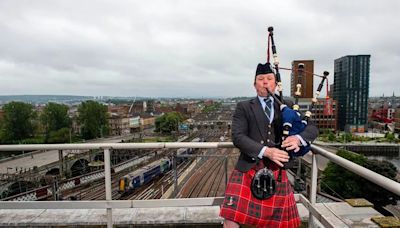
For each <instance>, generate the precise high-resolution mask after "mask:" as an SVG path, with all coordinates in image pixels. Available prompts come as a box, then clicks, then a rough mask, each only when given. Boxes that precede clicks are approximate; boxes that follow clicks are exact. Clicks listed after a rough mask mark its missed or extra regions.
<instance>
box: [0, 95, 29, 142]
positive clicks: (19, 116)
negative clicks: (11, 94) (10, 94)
mask: <svg viewBox="0 0 400 228" xmlns="http://www.w3.org/2000/svg"><path fill="white" fill-rule="evenodd" d="M3 111H4V116H3V120H2V128H1V131H0V139H1V141H2V142H3V143H13V142H17V141H19V140H22V139H25V138H30V137H32V136H33V134H34V129H35V124H34V122H35V118H36V112H34V111H33V109H32V105H30V104H26V103H23V102H15V101H13V102H10V103H8V104H6V105H4V106H3Z"/></svg>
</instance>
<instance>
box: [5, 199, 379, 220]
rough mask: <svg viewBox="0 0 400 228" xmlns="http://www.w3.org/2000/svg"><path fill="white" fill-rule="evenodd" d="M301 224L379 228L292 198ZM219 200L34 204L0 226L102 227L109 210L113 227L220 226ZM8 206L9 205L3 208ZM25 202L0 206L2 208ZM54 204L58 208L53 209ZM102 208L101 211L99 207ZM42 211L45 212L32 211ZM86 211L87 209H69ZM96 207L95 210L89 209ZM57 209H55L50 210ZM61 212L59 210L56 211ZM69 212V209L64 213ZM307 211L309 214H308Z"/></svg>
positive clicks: (353, 211) (369, 212)
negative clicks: (312, 214)
mask: <svg viewBox="0 0 400 228" xmlns="http://www.w3.org/2000/svg"><path fill="white" fill-rule="evenodd" d="M295 198H296V201H297V202H298V203H297V208H298V210H299V214H300V217H301V220H302V221H303V222H304V223H307V221H308V217H309V212H310V210H312V211H315V212H316V214H315V216H316V217H317V219H319V220H320V221H318V222H317V224H318V225H316V226H319V227H379V226H377V225H376V224H375V223H374V222H372V221H371V217H373V216H381V214H380V213H379V212H377V211H376V210H374V209H373V208H372V207H352V206H350V205H349V204H347V203H344V202H339V203H317V204H316V205H314V206H312V205H311V204H310V203H309V202H308V200H307V199H306V198H304V197H303V196H302V195H297V194H296V195H295ZM222 200H223V198H221V197H218V198H191V199H165V200H146V201H137V200H136V201H135V200H133V201H131V200H127V201H113V202H112V203H107V202H106V201H97V202H93V201H92V202H84V201H69V202H66V201H64V202H63V204H64V205H62V206H60V205H59V204H60V203H59V202H35V203H32V204H31V205H30V206H27V207H26V209H0V226H6V227H22V226H25V227H35V226H46V227H48V226H106V225H107V213H106V210H105V209H104V208H106V207H107V206H112V207H113V208H114V209H113V213H112V220H113V225H117V226H124V225H139V226H144V225H163V226H169V227H170V226H182V225H187V226H189V225H190V226H194V225H196V226H210V225H214V226H216V227H217V226H220V225H221V224H222V222H223V219H222V218H221V217H219V208H220V207H219V205H221V203H222ZM7 203H9V205H5V204H7ZM17 203H27V202H2V204H1V205H0V208H1V207H3V206H8V207H9V208H10V207H12V204H14V205H17ZM57 204H58V205H57ZM102 206H104V208H103V209H101V207H102ZM35 207H46V208H48V209H34V208H35ZM77 207H81V208H84V207H87V209H73V208H77ZM90 207H97V209H93V208H92V209H90ZM52 208H58V209H52ZM59 208H63V209H59ZM68 208H70V209H68ZM309 209H310V210H309Z"/></svg>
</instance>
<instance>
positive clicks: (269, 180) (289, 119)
mask: <svg viewBox="0 0 400 228" xmlns="http://www.w3.org/2000/svg"><path fill="white" fill-rule="evenodd" d="M268 32H269V36H268V49H269V42H270V41H271V44H272V54H273V65H274V69H275V76H276V82H277V88H278V92H279V97H277V96H276V95H275V91H269V90H268V89H267V92H268V94H269V95H270V96H272V97H273V98H274V100H275V101H276V102H277V103H278V104H279V107H280V110H281V115H282V123H283V126H282V127H283V132H282V142H283V141H284V140H285V139H286V138H287V137H289V136H291V135H297V134H299V133H301V132H302V131H304V129H305V128H306V126H307V124H308V121H309V120H310V118H311V115H312V113H311V110H312V108H313V107H314V105H315V103H316V102H317V98H318V96H319V94H320V92H321V90H322V87H323V83H324V81H325V79H326V77H327V76H328V74H329V73H328V72H327V71H325V72H324V76H322V80H321V82H320V84H319V86H318V89H317V92H316V94H315V96H314V98H313V99H312V103H311V105H310V108H309V110H308V111H306V114H305V115H304V116H302V115H301V113H300V110H299V105H298V98H299V97H300V96H301V81H302V76H303V73H304V64H299V65H298V82H297V85H296V88H297V90H296V93H295V104H294V105H293V109H292V108H290V107H288V106H287V105H286V104H285V103H284V100H283V94H282V81H281V77H280V72H279V69H280V68H279V60H278V55H277V52H276V46H275V42H274V38H273V27H269V28H268ZM267 53H268V57H267V60H268V62H269V50H268V51H267ZM283 69H284V68H283ZM317 76H319V75H317ZM310 148H311V145H306V146H304V145H303V146H301V147H300V150H299V151H298V152H294V151H287V152H288V154H289V158H290V159H289V161H288V162H285V163H284V167H283V168H279V174H278V178H277V181H278V182H280V181H281V180H282V169H289V168H292V167H293V165H294V161H295V157H298V156H303V155H305V154H306V153H307V152H308V151H309V150H310ZM275 191H276V180H275V177H274V174H273V172H272V171H271V170H270V169H268V168H267V167H265V168H263V169H260V170H258V171H257V172H256V174H255V175H254V177H253V179H252V182H251V192H252V194H253V195H254V197H256V198H257V199H268V198H270V197H272V196H273V195H274V194H275Z"/></svg>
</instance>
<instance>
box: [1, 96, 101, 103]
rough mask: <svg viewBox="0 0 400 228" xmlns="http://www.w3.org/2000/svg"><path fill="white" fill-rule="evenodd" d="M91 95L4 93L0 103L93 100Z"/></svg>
mask: <svg viewBox="0 0 400 228" xmlns="http://www.w3.org/2000/svg"><path fill="white" fill-rule="evenodd" d="M93 99H95V97H92V96H71V95H6V96H0V104H5V103H9V102H11V101H21V102H25V103H30V104H44V103H48V102H58V103H75V102H82V101H85V100H93Z"/></svg>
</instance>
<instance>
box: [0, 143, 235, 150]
mask: <svg viewBox="0 0 400 228" xmlns="http://www.w3.org/2000/svg"><path fill="white" fill-rule="evenodd" d="M186 147H188V148H202V149H210V148H233V147H234V145H233V143H232V142H157V143H71V144H24V145H21V144H18V145H0V151H25V150H90V149H105V148H108V149H117V150H119V149H159V148H160V149H161V148H186Z"/></svg>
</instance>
